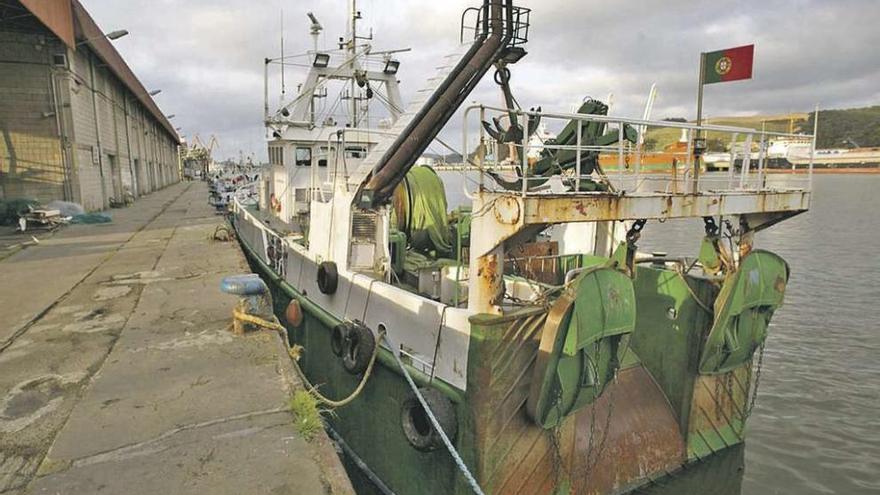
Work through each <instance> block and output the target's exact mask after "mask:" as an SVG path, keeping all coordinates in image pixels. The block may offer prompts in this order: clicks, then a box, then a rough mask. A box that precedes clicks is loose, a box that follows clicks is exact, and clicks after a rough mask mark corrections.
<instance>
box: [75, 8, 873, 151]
mask: <svg viewBox="0 0 880 495" xmlns="http://www.w3.org/2000/svg"><path fill="white" fill-rule="evenodd" d="M81 2H82V3H83V4H84V5H85V7H86V8H87V9H88V10H89V12H90V13H91V14H92V16H93V17H94V18H95V20H96V21H97V22H98V24H99V25H100V26H101V27H102V28H103V29H104V31H112V30H114V29H127V30H129V31H130V33H131V34H130V35H129V36H127V37H124V38H121V39H119V40H118V41H115V42H114V43H115V45H116V47H117V49H118V50H119V51H120V52H121V53H122V55H123V56H124V57H125V58H126V60H127V61H128V63H129V65H130V66H131V67H132V68H133V69H134V71H135V73H136V74H137V75H138V76H139V77H140V78H141V80H142V81H143V82H144V84H145V85H146V86H147V87H148V88H161V89H162V93H161V94H160V95H158V96H157V97H156V100H157V102H158V104H159V106H160V107H161V108H162V109H163V111H165V113H167V114H175V115H176V117H175V119H174V121H173V122H174V124H175V125H176V126H181V127H183V129H184V131H183V132H184V134H185V135H186V136H187V137H191V136H193V135H194V134H199V135H200V136H201V137H202V139H204V140H207V138H208V137H209V136H211V135H212V134H213V135H216V136H217V138H218V140H219V143H220V148H219V152H218V153H216V154H215V157H217V158H225V157H230V156H235V157H237V156H238V154H239V151H241V152H243V153H245V154H246V155H251V154H253V155H254V156H255V157H256V158H257V159H260V160H264V159H265V157H266V152H265V149H264V148H265V145H264V142H263V136H264V130H263V127H262V124H261V120H262V105H263V101H262V100H263V59H264V58H265V57H275V56H278V54H279V52H280V33H281V27H280V24H281V19H282V15H281V12H282V9H283V12H284V14H283V19H284V25H285V51H286V53H287V54H290V53H296V52H301V51H305V50H307V49H309V48H311V39H310V37H309V36H308V25H309V21H308V19H307V18H306V16H305V13H306V12H309V11H312V12H314V13H315V14H316V15H317V16H318V18H319V19H320V21H321V23H322V24H323V25H324V27H325V31H324V34H323V35H322V40H321V46H322V47H327V48H333V47H335V40H336V38H337V37H339V36H342V35H343V34H344V29H345V11H346V8H347V7H346V3H347V2H346V1H345V0H283V1H282V0H263V1H259V2H255V1H250V0H125V1H123V2H120V1H118V0H81ZM477 3H478V2H477V0H470V1H462V0H444V1H436V0H360V1H359V2H358V8H359V10H361V11H362V12H363V16H364V19H363V21H361V24H360V29H361V30H362V31H363V30H369V29H370V28H372V30H373V33H374V36H375V40H374V42H373V46H374V49H376V50H381V49H389V48H399V47H411V48H412V52H409V53H404V54H401V56H400V60H401V62H402V65H401V69H400V73H399V78H400V80H401V90H402V93H403V97H404V99H405V100H406V99H408V98H409V96H411V95H412V94H413V92H414V91H415V90H417V89H418V88H419V87H420V86H422V85H423V82H424V80H425V79H426V78H427V77H428V76H430V75H431V73H432V68H433V67H434V66H436V65H438V61H439V58H440V57H441V56H442V55H444V54H446V53H449V52H450V51H452V49H453V47H454V46H455V44H456V43H457V42H458V37H459V20H460V15H461V11H462V10H463V8H465V7H468V6H471V5H475V4H477ZM517 3H518V4H519V5H523V6H526V7H531V8H532V9H533V11H532V18H531V21H532V28H531V32H530V41H529V43H528V45H527V47H526V48H527V50H528V51H529V55H528V56H527V57H526V58H524V59H523V60H522V61H520V62H519V63H518V64H517V65H516V66H515V67H514V69H513V83H512V84H513V88H514V92H515V94H516V96H517V99H518V100H519V102H520V103H521V104H522V105H523V106H524V107H531V106H537V105H542V106H543V108H544V109H545V110H546V109H557V110H563V111H567V110H569V108H570V107H571V106H572V105H573V104H575V103H578V102H580V101H581V100H582V99H583V98H584V96H593V97H596V98H600V99H603V100H604V99H606V98H607V97H608V95H609V94H610V93H613V94H614V106H613V109H612V113H614V114H620V115H624V116H632V117H640V116H641V113H642V109H643V107H644V104H645V99H646V97H647V93H648V90H649V88H650V86H651V84H652V83H656V84H657V87H658V93H659V94H658V99H657V102H656V104H655V110H654V114H653V117H654V118H664V117H679V116H681V117H688V118H693V117H694V115H695V108H694V107H695V100H696V86H697V77H698V64H699V53H700V52H701V51H711V50H716V49H722V48H730V47H735V46H739V45H744V44H749V43H755V45H756V48H755V67H754V79H753V80H751V81H744V82H734V83H727V84H715V85H711V86H707V88H706V94H705V110H704V112H705V114H706V115H708V116H713V115H714V116H720V115H750V114H758V113H761V114H777V113H786V112H792V111H808V110H811V109H812V108H813V106H814V105H815V104H817V103H818V104H820V105H821V107H822V108H848V107H855V106H864V105H874V104H878V103H880V50H877V49H876V47H877V46H878V45H880V29H878V27H877V26H878V25H880V1H878V0H713V1H702V0H628V1H624V2H621V1H617V2H611V1H605V0H520V1H519V2H517ZM301 77H302V76H301V74H300V73H297V71H296V70H295V69H290V70H289V72H288V73H287V81H288V87H289V88H290V87H291V81H293V82H294V84H293V86H295V82H297V81H298V80H300V78H301ZM486 79H487V80H486V81H484V83H483V84H481V85H480V87H478V89H477V91H475V93H474V94H473V95H472V99H473V100H477V101H481V102H486V103H489V104H498V103H500V94H499V92H498V91H497V89H496V87H495V85H494V83H492V82H491V78H489V77H487V78H486ZM288 91H290V89H288ZM271 101H272V102H273V103H277V102H278V96H277V95H274V96H273V97H272V98H271ZM460 125H461V122H460V118H455V119H454V121H453V122H452V123H451V124H450V127H451V129H450V130H449V132H448V133H447V135H449V136H450V139H451V140H455V139H454V136H457V135H459V134H457V133H455V132H454V131H455V129H456V128H460ZM455 141H456V142H458V141H460V139H458V140H455Z"/></svg>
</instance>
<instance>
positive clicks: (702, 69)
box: [693, 52, 733, 194]
mask: <svg viewBox="0 0 880 495" xmlns="http://www.w3.org/2000/svg"><path fill="white" fill-rule="evenodd" d="M705 77H706V52H701V53H700V84H699V86H698V87H697V126H698V127H699V126H701V125H703V85H704V84H705V82H706V81H705ZM702 137H703V131H701V130H700V129H697V135H696V139H695V140H694V147H693V150H694V175H693V176H694V184H693V193H694V194H696V193H697V192H699V185H698V184H699V181H700V160H701V156H702V150H701V149H699V148H698V143H699V142H700V140H701V139H702ZM730 165H731V166H733V164H732V163H731V164H730Z"/></svg>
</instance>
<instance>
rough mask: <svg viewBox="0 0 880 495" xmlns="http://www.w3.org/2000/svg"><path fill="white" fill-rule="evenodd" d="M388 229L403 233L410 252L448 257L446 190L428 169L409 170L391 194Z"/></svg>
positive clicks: (450, 241)
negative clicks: (390, 220) (392, 203)
mask: <svg viewBox="0 0 880 495" xmlns="http://www.w3.org/2000/svg"><path fill="white" fill-rule="evenodd" d="M392 225H395V226H397V228H398V230H400V231H401V232H404V233H405V234H406V236H407V238H408V239H409V240H410V245H411V247H412V248H413V249H415V250H418V251H422V252H432V251H433V252H434V253H435V254H436V256H438V257H448V256H451V255H452V254H453V253H452V240H451V234H450V230H449V223H448V219H447V216H446V189H445V188H444V187H443V181H442V180H441V179H440V177H439V176H438V175H437V173H436V172H435V171H434V169H432V168H430V167H413V168H412V169H411V170H410V171H409V172H408V173H407V174H406V178H405V179H404V180H403V182H401V183H400V185H399V186H397V189H396V190H395V192H394V208H393V210H392Z"/></svg>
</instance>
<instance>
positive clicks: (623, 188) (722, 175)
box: [462, 105, 816, 196]
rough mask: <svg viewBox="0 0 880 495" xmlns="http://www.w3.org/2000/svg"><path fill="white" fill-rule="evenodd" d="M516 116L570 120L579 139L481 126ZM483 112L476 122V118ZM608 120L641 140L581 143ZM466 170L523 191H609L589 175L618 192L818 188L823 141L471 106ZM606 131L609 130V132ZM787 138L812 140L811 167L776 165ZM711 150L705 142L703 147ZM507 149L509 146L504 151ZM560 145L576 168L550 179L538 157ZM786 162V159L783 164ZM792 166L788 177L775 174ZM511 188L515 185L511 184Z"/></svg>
mask: <svg viewBox="0 0 880 495" xmlns="http://www.w3.org/2000/svg"><path fill="white" fill-rule="evenodd" d="M511 114H513V115H515V116H516V117H517V120H518V121H519V124H520V125H521V126H522V128H523V129H528V128H529V123H530V121H533V120H534V119H540V122H541V123H542V124H544V125H545V126H546V127H547V128H548V129H551V130H554V131H559V130H561V129H562V128H563V127H564V126H565V125H566V124H568V123H569V122H573V123H574V124H575V125H576V131H577V132H576V142H575V143H568V144H558V143H555V142H552V141H550V140H548V141H542V140H541V139H538V138H535V137H533V136H532V137H530V136H528V135H525V134H527V133H523V134H524V136H523V138H522V141H521V142H516V143H503V144H502V143H498V142H497V141H496V140H495V139H493V138H492V137H491V136H490V135H489V134H488V133H487V132H486V131H485V129H484V127H483V126H482V125H481V124H480V122H492V119H493V118H497V119H499V121H501V122H504V120H505V119H507V120H509V117H508V116H509V115H511ZM476 118H478V119H479V120H478V121H477V122H474V121H475V120H476ZM593 123H601V124H603V125H604V133H614V132H617V133H618V136H623V135H625V133H626V132H625V131H626V129H627V128H630V129H634V130H636V131H637V135H638V138H637V139H636V140H635V141H634V142H631V141H627V140H625V139H619V140H617V141H616V142H614V143H613V144H609V145H594V144H588V143H584V142H582V139H583V138H582V136H583V132H582V131H583V129H584V127H586V126H587V125H589V124H593ZM462 132H463V141H462V142H463V153H462V156H463V161H464V168H466V169H470V170H475V171H478V172H480V174H479V175H480V179H479V184H480V188H481V189H482V190H489V191H503V190H504V188H503V187H502V186H500V184H498V183H497V182H496V181H495V180H493V179H492V178H491V177H490V176H489V173H494V174H500V175H501V176H502V177H505V174H506V177H505V178H507V179H515V180H516V181H521V187H518V191H519V192H520V193H521V194H522V195H524V196H525V195H537V194H548V193H552V194H607V192H604V191H603V192H591V191H585V190H584V188H583V187H582V184H583V183H584V182H583V180H584V179H589V180H592V181H594V182H603V183H605V184H606V185H607V187H608V189H609V190H611V191H614V192H618V193H623V192H626V193H636V192H640V193H674V194H695V193H698V192H704V193H705V192H724V191H756V192H757V191H773V190H777V191H778V190H792V189H796V190H804V191H809V190H811V188H812V178H813V156H814V154H815V149H816V139H815V136H814V135H811V134H794V133H786V132H776V131H766V130H755V129H749V128H745V127H734V126H721V125H700V126H698V125H695V124H690V123H686V122H675V121H648V120H639V119H628V118H620V117H611V116H605V115H594V114H579V113H559V112H537V111H525V110H510V109H506V108H499V107H491V106H485V105H472V106H470V107H468V108H466V109H465V112H464V124H463V131H462ZM604 133H603V134H604ZM671 134H672V135H674V134H680V136H681V137H680V138H679V137H678V136H674V137H675V138H679V139H678V141H677V142H675V143H673V144H672V145H669V146H667V147H666V149H663V150H657V149H654V147H655V146H656V145H654V146H652V141H653V140H655V139H656V137H657V136H658V135H659V136H660V137H665V138H666V139H669V138H670V137H672V136H671ZM774 139H787V140H791V141H797V142H801V143H804V144H806V143H809V146H810V159H809V166H808V167H807V168H806V169H794V166H793V165H790V166H787V167H786V168H782V167H779V162H780V161H779V160H778V159H777V160H776V163H774V164H773V166H771V157H768V153H767V151H768V147H769V145H770V142H771V140H774ZM707 141H709V142H711V143H713V144H714V147H715V148H718V147H720V146H721V145H723V149H724V151H715V152H713V151H704V152H702V153H701V154H700V156H699V157H698V156H697V153H694V149H695V146H697V145H699V144H701V143H706V142H707ZM701 147H702V148H705V145H703V146H701ZM505 148H506V149H505ZM560 151H572V152H574V153H573V154H574V157H573V161H574V162H575V163H574V166H572V167H569V168H567V169H565V170H560V169H558V170H557V171H556V172H555V173H554V174H553V175H551V176H550V177H551V178H550V180H548V176H547V175H537V174H535V173H533V168H534V166H535V164H536V162H538V161H539V160H541V159H542V158H543V157H545V156H547V155H549V154H554V155H555V154H556V153H558V152H560ZM591 151H592V152H598V154H599V158H598V164H599V167H597V168H596V170H592V171H588V170H586V168H588V167H587V165H586V163H585V162H586V160H588V158H584V157H583V155H584V154H585V153H586V152H591ZM782 163H783V164H786V165H787V163H786V162H782ZM771 171H772V172H780V173H781V172H786V173H787V176H785V178H784V180H779V179H778V178H777V177H776V176H775V175H774V176H773V177H769V176H768V175H769V174H768V172H771ZM508 187H509V186H508Z"/></svg>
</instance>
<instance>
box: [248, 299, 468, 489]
mask: <svg viewBox="0 0 880 495" xmlns="http://www.w3.org/2000/svg"><path fill="white" fill-rule="evenodd" d="M232 314H233V317H234V318H235V319H237V320H240V321H245V322H248V323H253V324H254V325H258V326H261V327H263V328H267V329H269V330H277V331H279V332H282V334H283V335H285V336H286V335H287V329H286V328H285V327H284V326H283V325H281V324H280V323H279V322H278V318H277V317H275V316H274V315H273V316H272V319H273V320H274V321H269V320H265V319H263V318H260V317H257V316H254V315H251V314H248V313H244V312H242V311H239V310H238V309H234V310H233V311H232ZM283 340H284V343H285V345H286V346H287V352H288V354H290V357H291V361H292V362H293V369H294V370H296V373H297V375H299V377H300V379H301V380H302V381H303V384H305V385H306V387H307V388H308V389H309V393H312V394H314V396H315V398H316V399H318V400H319V401H321V402H323V403H324V404H327V405H329V406H331V407H342V406H344V405H346V404H348V403H350V402H351V401H353V400H354V399H355V398H357V396H358V395H360V393H361V391H362V390H363V389H364V386H365V385H366V384H367V381H368V380H369V378H370V376H371V375H372V371H373V365H374V364H375V363H376V357H377V356H378V355H379V347H380V346H379V345H378V344H379V343H380V342H382V340H385V341H386V342H388V345H389V346H390V347H391V354H392V355H393V356H394V360H395V361H397V365H398V366H400V370H401V371H402V372H403V376H404V378H406V381H407V383H409V387H410V388H411V389H412V391H413V393H414V394H415V395H416V398H417V399H418V400H419V403H420V404H421V405H422V409H424V411H425V414H427V415H428V419H430V420H431V425H433V427H434V429H435V430H436V431H437V433H438V434H439V435H440V439H441V440H443V445H445V446H446V450H448V451H449V454H450V455H452V459H453V460H454V461H455V464H456V465H457V466H458V469H459V470H460V471H461V473H462V474H463V475H464V477H465V479H466V480H467V482H468V484H469V485H470V487H471V489H472V490H473V491H474V493H475V494H477V495H484V492H483V490H482V489H481V488H480V485H479V484H478V483H477V480H476V479H475V478H474V476H473V474H471V472H470V470H469V469H468V467H467V465H465V463H464V461H463V460H462V459H461V455H459V453H458V451H457V450H455V447H454V446H453V445H452V442H451V441H450V440H449V437H448V436H446V432H445V431H443V428H442V427H441V426H440V423H439V422H438V421H437V417H436V416H434V412H433V411H431V408H430V407H428V403H427V402H426V401H425V398H424V396H422V393H421V392H420V391H419V388H418V387H417V386H416V383H415V381H413V379H412V376H410V374H409V371H407V369H406V366H404V364H403V361H402V360H401V359H400V352H399V351H398V348H397V347H395V346H394V343H393V342H391V339H389V338H388V336H387V335H386V332H385V330H384V329H383V330H379V335H378V339H376V340H377V345H376V346H375V347H373V354H372V356H370V363H369V364H368V365H367V369H366V371H365V372H364V376H363V378H361V381H360V383H359V384H358V386H357V388H356V389H354V391H353V392H352V393H351V394H350V395H349V396H348V397H346V398H345V399H342V400H338V401H336V400H332V399H329V398H327V397H325V396H324V395H322V394H321V393H320V392H318V389H317V387H315V386H314V385H313V384H312V383H311V382H310V381H309V380H308V378H306V375H305V373H304V372H303V370H302V368H300V367H299V363H298V362H297V356H296V351H295V349H294V348H291V347H290V344H289V343H288V342H287V339H286V338H285V339H283Z"/></svg>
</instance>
